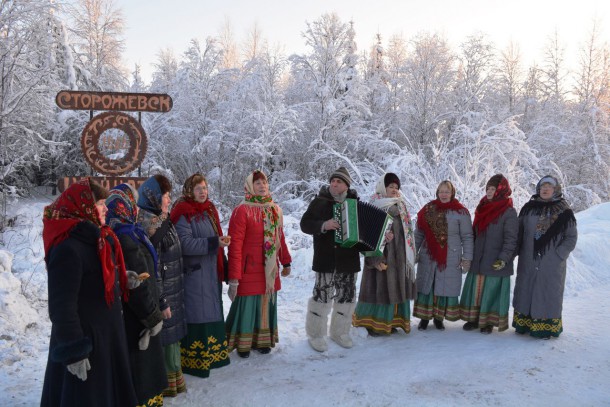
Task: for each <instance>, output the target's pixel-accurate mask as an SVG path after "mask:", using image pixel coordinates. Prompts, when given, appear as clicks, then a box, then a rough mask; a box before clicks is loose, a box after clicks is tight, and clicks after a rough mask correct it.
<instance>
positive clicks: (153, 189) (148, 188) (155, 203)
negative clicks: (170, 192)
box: [138, 177, 163, 215]
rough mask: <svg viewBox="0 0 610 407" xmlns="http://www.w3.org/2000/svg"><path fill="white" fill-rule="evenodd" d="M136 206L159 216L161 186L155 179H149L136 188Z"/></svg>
mask: <svg viewBox="0 0 610 407" xmlns="http://www.w3.org/2000/svg"><path fill="white" fill-rule="evenodd" d="M138 194H139V195H140V196H139V197H138V206H139V207H140V208H142V209H144V210H146V211H148V212H152V213H154V214H155V215H160V214H161V199H162V197H163V194H162V193H161V186H160V185H159V182H157V180H156V179H155V177H150V178H149V179H147V180H146V181H145V182H144V183H143V184H142V185H141V186H140V188H138Z"/></svg>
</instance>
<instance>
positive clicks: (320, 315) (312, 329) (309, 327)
mask: <svg viewBox="0 0 610 407" xmlns="http://www.w3.org/2000/svg"><path fill="white" fill-rule="evenodd" d="M330 305H331V304H330V303H328V304H325V303H321V302H317V301H315V300H314V299H313V298H310V299H309V302H308V303H307V318H306V320H305V332H306V333H307V337H308V341H309V344H310V345H311V347H312V348H314V349H315V350H317V351H318V352H325V351H326V350H327V349H328V345H327V344H326V341H325V340H324V337H325V336H326V330H327V325H328V313H329V312H330Z"/></svg>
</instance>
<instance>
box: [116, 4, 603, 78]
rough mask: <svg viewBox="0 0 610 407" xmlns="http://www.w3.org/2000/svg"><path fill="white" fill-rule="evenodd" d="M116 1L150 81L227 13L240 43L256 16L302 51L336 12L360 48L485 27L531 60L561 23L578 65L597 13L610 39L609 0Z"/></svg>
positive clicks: (130, 54)
mask: <svg viewBox="0 0 610 407" xmlns="http://www.w3.org/2000/svg"><path fill="white" fill-rule="evenodd" d="M116 5H117V6H118V7H120V8H122V10H123V13H124V17H125V20H126V24H127V30H126V32H125V39H126V46H127V48H126V52H125V62H126V64H127V67H128V68H129V70H130V71H131V70H133V66H134V64H135V63H138V64H140V66H141V68H142V72H143V76H144V79H145V80H146V81H147V82H148V81H149V80H150V75H151V72H152V70H153V67H152V63H154V61H155V60H156V55H157V54H158V52H159V50H160V49H161V48H172V49H173V50H174V52H175V54H176V56H180V54H182V52H184V50H185V49H186V48H187V47H188V44H189V40H190V39H192V38H197V39H200V40H201V41H203V40H204V39H205V38H206V37H208V36H214V35H217V33H218V32H219V30H220V28H221V27H222V26H223V25H224V22H225V21H226V20H227V19H228V21H230V23H231V27H232V29H233V33H234V36H235V39H236V41H238V43H239V42H241V41H242V40H243V39H244V38H245V37H246V33H247V32H248V31H249V30H250V29H251V28H252V27H253V26H254V24H255V23H256V24H257V25H258V27H259V28H260V29H261V30H262V35H263V37H264V38H266V39H267V40H268V41H269V43H271V44H279V45H282V46H284V49H285V52H286V54H292V53H302V52H305V51H306V48H305V45H304V42H303V39H302V36H301V32H302V31H303V30H304V29H305V22H306V21H309V22H311V21H314V20H316V19H317V18H319V17H320V16H321V15H322V14H323V13H326V12H333V11H334V12H336V13H337V14H338V15H339V17H340V18H341V20H342V21H346V22H347V21H350V20H352V21H354V23H355V30H356V41H357V44H358V48H359V50H360V51H362V50H364V49H367V50H368V48H369V47H370V46H371V45H372V44H373V43H374V37H375V34H376V33H377V32H379V33H381V34H382V38H384V39H386V40H387V38H389V37H390V36H392V35H394V34H401V33H402V34H403V36H404V37H405V38H407V39H409V38H412V37H413V35H415V34H417V33H419V32H421V31H428V32H438V33H441V34H443V35H444V36H445V37H446V38H447V39H448V40H449V41H450V43H451V45H452V46H454V47H457V45H458V44H459V43H460V42H461V41H463V40H464V39H465V38H466V37H467V36H468V35H470V34H472V33H474V32H476V31H481V32H484V33H486V34H488V35H489V37H490V39H491V40H493V41H494V43H495V45H496V46H497V47H498V48H500V49H503V48H505V47H506V46H507V45H508V43H509V42H510V41H511V40H512V41H513V42H516V43H517V44H519V46H520V48H521V53H522V55H523V57H524V59H525V61H526V62H527V63H531V62H532V61H534V60H536V61H540V60H541V59H542V58H541V57H540V50H541V49H542V48H543V46H544V44H545V42H546V41H547V39H548V37H549V35H551V34H552V33H553V32H554V31H555V30H558V32H559V36H560V38H561V39H562V41H564V44H565V46H566V57H567V58H569V59H572V61H571V63H572V64H574V63H575V62H574V59H575V58H576V56H577V52H576V49H577V48H578V46H579V45H580V44H581V43H582V42H583V41H584V40H585V39H586V37H587V35H588V33H589V32H590V30H591V27H592V23H593V21H594V19H597V20H598V21H599V22H600V23H601V26H600V28H601V33H602V35H603V38H604V40H605V41H609V40H610V34H609V33H610V0H418V1H416V0H368V1H362V0H307V1H290V0H288V1H286V0H285V1H279V0H249V1H247V0H223V1H220V0H218V1H210V0H193V1H191V0H173V1H171V2H170V1H167V0H123V1H119V0H117V2H116Z"/></svg>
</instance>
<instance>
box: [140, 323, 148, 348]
mask: <svg viewBox="0 0 610 407" xmlns="http://www.w3.org/2000/svg"><path fill="white" fill-rule="evenodd" d="M149 342H150V329H148V328H146V329H142V332H140V340H139V341H138V348H139V349H140V350H146V349H148V343H149Z"/></svg>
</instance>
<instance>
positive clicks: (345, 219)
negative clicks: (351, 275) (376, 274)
mask: <svg viewBox="0 0 610 407" xmlns="http://www.w3.org/2000/svg"><path fill="white" fill-rule="evenodd" d="M333 218H334V219H335V220H336V221H337V222H339V224H340V225H341V227H340V228H339V229H337V230H336V231H335V242H336V243H337V244H339V245H340V246H341V247H355V248H357V249H358V251H360V252H362V254H364V255H365V256H381V255H382V254H383V249H384V248H385V234H386V232H387V231H389V230H390V228H391V227H392V217H391V216H390V215H388V214H387V213H386V212H385V211H383V210H381V209H379V208H378V207H376V206H375V205H372V204H370V203H366V202H361V201H359V200H357V199H346V200H345V201H343V203H340V204H335V205H334V207H333Z"/></svg>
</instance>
